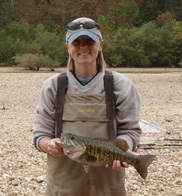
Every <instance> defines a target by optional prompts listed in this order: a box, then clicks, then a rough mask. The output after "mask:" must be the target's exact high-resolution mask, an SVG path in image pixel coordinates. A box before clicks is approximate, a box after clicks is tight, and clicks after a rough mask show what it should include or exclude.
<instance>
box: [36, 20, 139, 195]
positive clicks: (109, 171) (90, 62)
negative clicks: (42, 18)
mask: <svg viewBox="0 0 182 196" xmlns="http://www.w3.org/2000/svg"><path fill="white" fill-rule="evenodd" d="M66 47H67V51H68V54H69V59H68V64H67V68H68V71H67V72H66V74H65V73H64V74H65V75H66V76H67V83H66V85H67V88H66V94H65V96H64V99H63V100H64V103H63V109H62V110H61V111H63V115H62V116H60V117H59V116H58V115H57V111H58V110H59V109H60V107H58V105H59V103H58V102H59V100H60V97H59V96H58V95H59V93H60V89H61V87H62V88H63V89H65V86H64V84H65V83H62V82H59V81H60V80H59V79H60V77H62V76H63V74H58V75H55V76H52V77H51V78H49V79H48V80H46V81H45V83H44V85H43V87H42V91H41V99H40V102H39V104H38V106H37V115H36V120H35V125H34V128H33V133H34V143H35V146H36V148H37V149H38V150H39V151H43V152H45V153H47V154H48V156H47V190H46V195H47V196H50V195H51V196H55V195H57V196H63V195H69V196H85V195H87V196H93V195H95V196H106V195H107V196H113V195H116V196H125V195H126V191H125V182H124V179H125V168H124V167H125V166H127V165H125V164H124V163H123V162H122V161H120V160H113V161H111V163H110V166H107V165H108V164H107V163H106V165H105V166H107V167H105V166H98V167H93V168H91V169H90V170H89V172H88V174H87V175H85V173H84V172H83V168H82V165H81V164H80V163H78V162H76V161H74V160H71V159H68V158H67V157H66V156H65V154H66V153H67V151H63V149H62V147H60V146H59V145H57V143H59V141H60V138H55V137H57V134H56V133H57V131H60V130H58V127H59V126H58V124H59V125H60V124H61V127H62V131H63V133H72V134H75V135H79V136H85V137H89V138H90V137H99V138H104V139H111V138H110V135H112V136H113V137H117V139H122V140H124V141H125V143H126V146H127V148H129V149H130V150H135V149H136V146H137V144H138V141H139V135H140V133H141V130H140V126H139V108H140V100H139V95H138V93H137V91H136V90H135V88H134V85H133V83H132V82H131V81H130V80H129V79H128V78H126V77H125V76H124V75H122V74H119V73H116V72H112V74H111V76H112V80H113V84H114V96H111V97H114V98H115V103H116V105H115V106H114V107H115V108H114V110H115V111H116V112H113V113H112V114H113V118H112V124H114V126H112V128H113V129H112V130H111V129H110V128H109V125H110V122H111V120H110V118H109V117H108V112H107V111H108V110H107V109H108V107H107V104H106V92H105V86H106V85H105V84H106V83H108V81H106V80H105V79H104V78H105V73H106V72H105V70H104V69H105V65H106V63H105V61H104V57H103V53H102V47H103V39H102V35H101V32H100V30H99V27H98V25H97V24H96V22H95V21H93V20H92V19H90V18H78V19H76V20H74V21H72V22H71V23H69V24H68V25H67V33H66ZM58 84H59V85H58ZM111 94H113V92H111ZM56 100H57V101H56ZM112 101H113V100H112ZM60 132H61V131H60ZM111 132H112V134H110V133H111ZM112 139H113V138H112ZM129 149H128V152H130V150H129ZM104 155H106V154H105V153H104ZM106 156H107V155H106Z"/></svg>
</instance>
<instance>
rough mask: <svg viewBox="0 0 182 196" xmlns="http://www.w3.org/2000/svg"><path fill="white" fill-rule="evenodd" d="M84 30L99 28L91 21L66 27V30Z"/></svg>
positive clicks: (74, 23) (70, 24) (73, 23)
mask: <svg viewBox="0 0 182 196" xmlns="http://www.w3.org/2000/svg"><path fill="white" fill-rule="evenodd" d="M82 27H83V28H84V29H94V28H99V26H98V25H97V24H96V23H95V22H92V21H87V22H84V23H78V22H71V23H69V24H68V25H67V29H68V30H72V31H74V30H77V29H80V28H82Z"/></svg>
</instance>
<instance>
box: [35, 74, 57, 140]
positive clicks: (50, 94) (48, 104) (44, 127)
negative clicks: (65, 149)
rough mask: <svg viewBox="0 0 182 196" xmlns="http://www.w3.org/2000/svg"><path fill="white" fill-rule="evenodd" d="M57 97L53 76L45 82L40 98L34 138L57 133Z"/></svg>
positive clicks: (52, 135) (51, 135)
mask: <svg viewBox="0 0 182 196" xmlns="http://www.w3.org/2000/svg"><path fill="white" fill-rule="evenodd" d="M55 97H56V79H55V77H51V78H49V79H48V80H46V81H45V82H44V84H43V87H42V89H41V93H40V100H39V103H38V105H37V107H36V117H35V122H34V127H33V133H34V138H37V137H39V136H42V135H44V136H49V137H54V134H55Z"/></svg>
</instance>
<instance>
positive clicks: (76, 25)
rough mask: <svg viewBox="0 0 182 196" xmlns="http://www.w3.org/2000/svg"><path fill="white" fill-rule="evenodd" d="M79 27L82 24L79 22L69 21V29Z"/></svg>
mask: <svg viewBox="0 0 182 196" xmlns="http://www.w3.org/2000/svg"><path fill="white" fill-rule="evenodd" d="M79 28H80V24H79V23H77V22H71V23H69V24H68V25H67V29H68V30H72V31H74V30H77V29H79Z"/></svg>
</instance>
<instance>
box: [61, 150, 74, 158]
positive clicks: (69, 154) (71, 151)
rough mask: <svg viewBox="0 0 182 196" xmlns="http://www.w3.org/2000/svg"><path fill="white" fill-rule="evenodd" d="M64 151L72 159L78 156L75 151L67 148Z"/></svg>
mask: <svg viewBox="0 0 182 196" xmlns="http://www.w3.org/2000/svg"><path fill="white" fill-rule="evenodd" d="M63 151H64V154H66V155H67V156H69V157H72V156H74V155H75V154H76V152H75V151H73V150H70V149H67V148H64V149H63Z"/></svg>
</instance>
